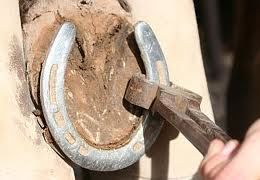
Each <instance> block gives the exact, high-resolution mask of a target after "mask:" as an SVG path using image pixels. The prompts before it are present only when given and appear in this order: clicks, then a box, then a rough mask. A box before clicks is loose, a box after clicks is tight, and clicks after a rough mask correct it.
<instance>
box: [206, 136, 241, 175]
mask: <svg viewBox="0 0 260 180" xmlns="http://www.w3.org/2000/svg"><path fill="white" fill-rule="evenodd" d="M239 147H240V144H239V142H238V141H236V140H232V142H229V144H227V145H226V146H225V147H224V148H223V151H222V152H221V153H220V155H219V160H220V161H219V163H216V164H217V165H215V167H214V168H212V169H211V170H210V172H209V174H208V175H207V176H208V179H214V178H215V177H217V175H218V174H219V173H220V172H221V171H222V170H223V169H224V168H225V167H226V165H227V164H228V163H229V162H230V161H231V159H232V158H233V157H234V156H235V155H236V154H237V152H238V149H239ZM213 166H214V165H213Z"/></svg>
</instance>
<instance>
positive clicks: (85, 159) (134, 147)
mask: <svg viewBox="0 0 260 180" xmlns="http://www.w3.org/2000/svg"><path fill="white" fill-rule="evenodd" d="M134 33H135V39H136V42H137V45H138V47H139V49H140V52H141V56H142V60H143V62H144V66H145V70H146V76H147V78H148V79H149V80H150V81H155V82H160V83H161V84H164V85H169V84H170V81H169V75H168V69H167V65H166V61H165V58H164V55H163V53H162V50H161V48H160V46H159V43H158V41H157V39H156V37H155V35H154V33H153V31H152V29H151V28H150V26H149V25H148V24H147V23H145V22H138V23H137V24H136V25H135V27H134ZM75 37H76V27H75V25H73V24H72V23H70V22H65V23H64V24H62V26H61V27H60V29H59V31H58V33H57V34H56V37H55V38H54V40H53V42H52V44H51V47H50V49H49V51H48V54H47V57H46V59H45V61H44V64H43V69H42V73H41V79H40V100H41V105H42V110H43V114H44V118H45V120H46V123H47V126H48V128H49V130H50V133H51V135H52V136H53V138H54V141H55V142H56V143H57V145H58V146H59V148H60V149H61V150H62V151H63V152H64V153H65V154H66V156H67V157H68V158H69V159H71V160H72V161H73V162H74V163H76V164H78V165H79V166H81V167H83V168H86V169H90V170H95V171H115V170H119V169H123V168H125V167H127V166H130V165H131V164H133V163H135V162H136V161H138V160H139V159H140V158H141V156H142V155H144V153H145V149H148V148H149V147H150V146H151V145H152V144H153V143H154V141H155V139H156V138H157V137H158V135H159V133H160V131H161V128H162V125H163V121H162V120H159V119H152V118H151V116H150V114H149V112H148V111H146V112H144V116H143V118H144V119H143V123H140V125H139V127H138V128H137V131H136V133H135V134H133V135H132V137H131V139H130V141H129V142H128V143H127V144H125V145H124V146H122V147H118V148H115V149H111V150H105V149H98V148H96V147H93V146H92V145H91V144H88V143H87V142H86V141H85V140H84V139H83V138H82V137H81V136H80V135H79V133H78V132H77V130H76V129H75V128H74V126H73V124H72V122H71V120H70V118H69V116H68V113H67V109H66V103H65V98H64V77H65V71H66V66H67V62H68V59H69V54H70V52H71V49H72V47H73V44H74V41H75Z"/></svg>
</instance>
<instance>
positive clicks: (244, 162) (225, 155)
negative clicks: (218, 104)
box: [200, 120, 260, 180]
mask: <svg viewBox="0 0 260 180" xmlns="http://www.w3.org/2000/svg"><path fill="white" fill-rule="evenodd" d="M200 173H201V175H202V177H203V179H204V180H259V179H260V120H257V121H256V122H255V123H254V124H253V125H252V126H251V127H250V128H249V130H248V131H247V134H246V136H245V139H244V141H243V142H242V143H241V144H240V143H239V142H238V141H237V140H231V141H229V142H227V143H226V144H225V145H224V143H223V142H222V141H220V140H217V139H216V140H213V141H212V142H211V144H210V147H209V149H208V153H207V155H206V156H205V157H204V159H203V161H202V162H201V165H200Z"/></svg>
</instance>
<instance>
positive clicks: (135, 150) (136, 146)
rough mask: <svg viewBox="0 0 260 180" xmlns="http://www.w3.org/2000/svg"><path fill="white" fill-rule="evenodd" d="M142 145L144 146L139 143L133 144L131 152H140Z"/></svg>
mask: <svg viewBox="0 0 260 180" xmlns="http://www.w3.org/2000/svg"><path fill="white" fill-rule="evenodd" d="M143 145H144V144H143V143H141V142H137V143H135V144H134V145H133V150H134V152H138V151H140V150H141V149H142V147H143Z"/></svg>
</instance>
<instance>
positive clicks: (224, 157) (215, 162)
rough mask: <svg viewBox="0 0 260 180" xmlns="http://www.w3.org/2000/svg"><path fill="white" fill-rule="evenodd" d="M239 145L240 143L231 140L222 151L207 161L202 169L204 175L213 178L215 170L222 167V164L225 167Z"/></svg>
mask: <svg viewBox="0 0 260 180" xmlns="http://www.w3.org/2000/svg"><path fill="white" fill-rule="evenodd" d="M238 144H239V143H238V141H236V140H231V141H229V142H228V143H227V144H226V145H225V146H224V147H223V148H222V150H221V151H218V153H216V154H214V155H212V156H211V157H209V158H208V159H206V161H205V163H204V164H203V166H202V169H201V173H202V175H204V176H212V172H213V170H214V169H216V168H217V167H218V166H220V167H221V164H222V165H225V163H226V162H227V161H228V160H229V158H231V157H232V152H233V151H234V150H235V149H236V148H237V147H238ZM215 152H216V151H215ZM220 167H219V168H220Z"/></svg>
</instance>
